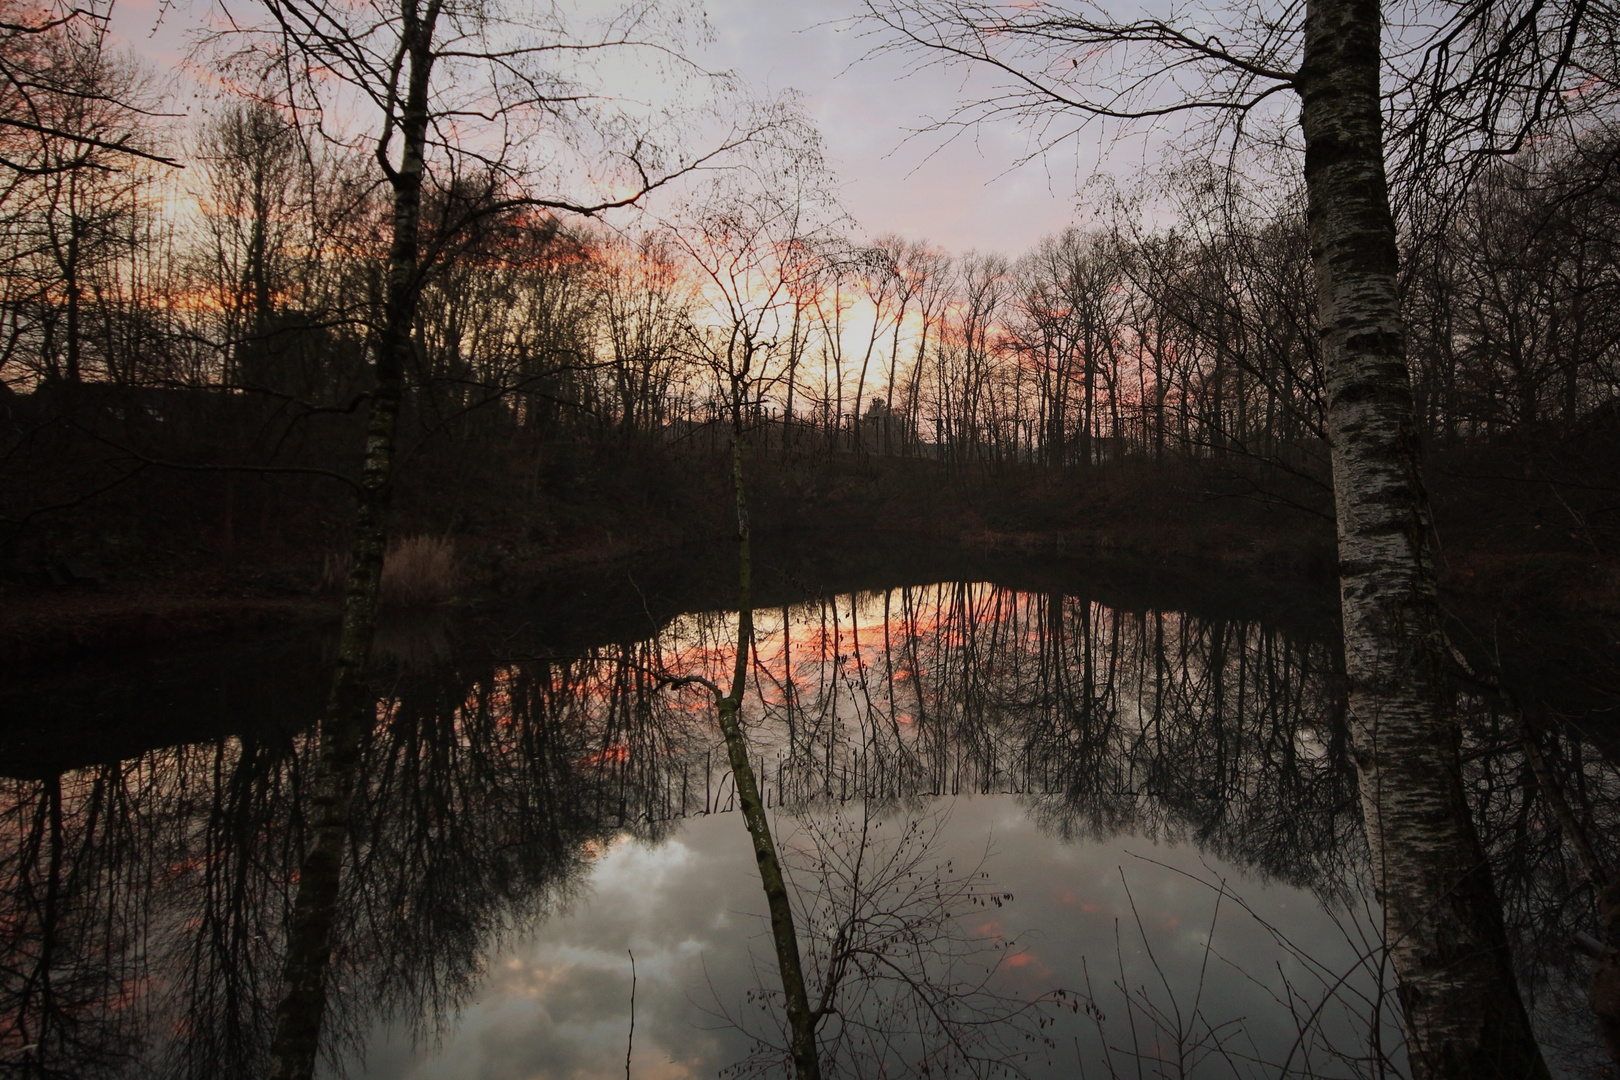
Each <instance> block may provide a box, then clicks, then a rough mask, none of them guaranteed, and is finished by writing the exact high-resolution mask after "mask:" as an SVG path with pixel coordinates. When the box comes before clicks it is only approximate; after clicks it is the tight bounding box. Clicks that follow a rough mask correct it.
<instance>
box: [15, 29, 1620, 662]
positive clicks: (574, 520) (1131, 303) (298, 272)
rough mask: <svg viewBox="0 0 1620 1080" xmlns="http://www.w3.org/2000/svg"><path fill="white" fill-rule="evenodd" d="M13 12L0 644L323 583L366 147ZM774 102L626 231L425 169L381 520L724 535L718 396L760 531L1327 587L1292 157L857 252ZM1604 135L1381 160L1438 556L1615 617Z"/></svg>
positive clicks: (360, 357)
mask: <svg viewBox="0 0 1620 1080" xmlns="http://www.w3.org/2000/svg"><path fill="white" fill-rule="evenodd" d="M53 35H54V36H53ZM41 41H43V42H44V44H41ZM41 41H36V42H34V43H33V44H34V46H35V47H36V48H37V49H39V50H41V51H40V52H38V54H37V55H32V57H31V59H30V58H29V57H24V58H23V60H28V61H29V62H32V63H38V64H41V65H43V67H44V68H45V69H48V70H55V69H57V68H61V67H62V66H63V65H65V64H68V61H71V62H72V63H71V64H70V65H68V66H69V67H71V68H72V70H73V72H74V73H75V78H76V79H78V80H80V82H82V83H83V86H80V87H78V88H77V89H73V88H69V91H67V92H64V93H63V94H62V95H61V97H60V98H59V99H55V98H53V99H50V100H52V101H55V102H56V107H58V108H59V109H60V110H61V115H60V116H58V117H56V119H55V121H54V122H53V124H52V125H50V130H49V131H38V132H35V131H22V130H9V129H8V131H7V132H6V133H4V137H5V138H6V139H8V140H10V141H11V142H10V143H9V144H8V146H7V153H8V155H9V157H8V158H7V160H8V161H11V162H13V163H21V164H22V165H26V166H27V168H22V169H20V171H18V173H17V175H16V177H15V183H14V184H13V185H12V186H11V187H10V188H9V189H8V190H7V192H6V193H5V196H4V199H3V201H0V252H3V255H4V258H3V260H0V286H3V288H0V590H3V595H4V596H5V598H6V607H7V608H8V609H9V611H10V614H9V615H8V617H7V621H8V627H7V630H6V633H5V635H4V636H5V638H6V640H7V642H8V644H7V647H6V652H7V654H8V655H21V654H23V653H27V652H29V651H46V652H48V651H51V649H52V648H54V646H52V645H50V644H48V642H49V641H56V642H58V643H60V644H61V645H64V646H71V645H73V644H74V643H78V644H84V643H87V642H93V641H96V640H98V635H97V631H96V630H95V628H94V624H95V623H96V621H97V620H98V619H103V618H105V619H108V620H111V621H113V622H118V621H119V620H123V621H124V622H125V623H128V622H129V621H130V620H132V619H133V620H135V621H137V622H139V623H140V629H138V630H137V631H132V632H128V633H126V632H125V631H123V630H118V631H114V632H111V633H110V637H108V641H109V643H112V642H116V641H118V640H126V639H129V638H131V635H133V638H135V639H140V638H146V637H153V636H162V635H163V634H164V633H165V632H167V630H171V629H172V630H174V631H176V632H179V631H183V630H185V629H186V627H187V622H186V619H187V618H188V616H185V615H184V614H183V610H191V609H194V608H195V609H199V610H206V612H207V614H206V617H203V618H202V619H201V621H200V622H195V621H194V625H193V626H192V629H203V630H208V631H212V630H214V629H217V628H219V627H220V626H223V625H228V624H230V623H231V622H232V620H233V619H235V618H237V617H236V616H234V615H232V609H236V610H237V611H238V613H239V614H240V619H237V621H241V622H246V623H249V624H257V622H256V620H262V619H268V620H270V621H276V620H278V619H283V618H307V617H310V616H311V614H312V613H316V614H318V613H319V612H320V611H324V610H327V609H328V608H330V606H331V603H332V600H333V598H334V597H335V591H336V590H335V586H336V583H337V581H338V579H340V578H341V565H342V560H343V559H344V557H345V554H344V553H346V552H347V551H348V549H349V545H350V539H351V534H352V530H353V505H354V500H353V492H354V491H355V490H356V487H355V485H356V483H357V481H358V476H359V473H358V465H359V453H360V449H361V447H362V445H363V443H364V441H365V434H364V431H365V416H366V414H367V411H368V405H367V399H368V396H369V395H371V393H372V390H373V388H374V376H373V374H372V372H371V370H370V367H369V357H370V356H371V354H372V353H373V352H374V351H375V350H376V348H377V347H378V334H379V333H380V332H381V331H380V327H381V326H382V324H383V322H384V313H383V306H384V301H385V284H386V283H385V281H384V271H383V268H384V264H385V259H384V254H385V248H386V242H385V241H386V237H387V235H388V230H389V228H390V222H391V220H392V218H391V210H390V203H389V200H388V198H387V197H386V193H385V192H384V191H383V190H382V189H380V188H378V187H377V186H375V184H373V183H372V182H371V181H370V180H369V179H368V178H367V169H368V168H369V167H370V166H371V164H372V163H371V162H370V160H369V155H367V154H365V153H363V152H359V151H355V150H352V149H345V148H344V147H343V146H341V145H338V144H334V143H330V142H325V143H323V142H321V141H320V140H319V139H318V138H317V137H316V133H315V132H313V131H311V130H306V129H304V128H301V127H300V126H299V122H295V121H296V117H290V116H289V114H287V113H286V112H285V111H283V110H280V109H277V108H275V107H273V106H271V105H268V104H265V103H263V102H255V101H249V100H243V101H225V102H223V103H221V105H220V106H219V107H218V108H217V109H216V110H215V111H213V112H211V113H209V114H207V115H205V116H203V117H201V118H199V119H198V120H196V121H195V122H194V123H190V125H189V127H187V128H186V129H185V130H183V131H178V132H177V131H175V130H172V129H160V128H158V127H157V126H156V125H155V122H154V121H153V120H152V119H151V118H150V117H149V116H148V115H147V113H146V112H143V111H142V110H143V108H144V107H145V104H150V103H149V102H147V100H146V97H144V96H143V95H147V96H150V95H149V90H150V83H149V82H148V81H147V78H146V76H145V74H144V73H143V72H142V71H141V70H139V68H138V66H137V65H135V64H134V62H133V61H130V60H128V59H120V58H116V57H112V56H110V55H108V54H107V53H106V52H105V50H104V49H103V46H102V43H101V41H100V39H97V38H94V37H91V38H86V37H83V36H75V34H74V32H73V31H72V26H71V24H68V25H66V26H65V27H63V28H60V29H57V30H54V31H50V32H49V33H46V32H42V35H41ZM11 62H12V63H13V65H14V66H15V65H16V64H18V63H22V62H23V61H22V60H19V59H18V58H17V57H13V58H12V60H11ZM75 85H77V84H75ZM42 100H45V99H42ZM143 103H145V104H143ZM789 126H791V124H789ZM795 135H796V137H800V138H801V139H802V140H803V141H801V142H800V143H797V144H795V148H794V149H793V150H792V154H793V155H794V160H793V164H792V166H791V169H790V172H791V173H792V175H793V176H794V177H795V178H796V179H795V180H794V182H793V183H784V184H783V185H782V186H781V187H780V188H779V189H777V190H771V191H765V192H759V191H753V190H745V189H744V188H743V187H739V186H737V185H736V184H730V185H729V186H728V183H727V182H723V183H720V184H718V185H716V186H715V187H714V188H713V189H712V190H706V193H705V194H703V195H701V196H699V197H694V198H692V199H690V200H688V201H687V203H685V204H683V206H682V208H681V210H680V211H679V212H678V213H673V214H671V215H668V216H667V217H665V218H661V219H660V218H654V217H651V216H648V217H644V218H642V219H641V221H640V224H639V225H637V226H636V227H635V228H632V229H629V230H623V229H621V230H617V231H614V230H610V229H607V228H605V227H600V226H597V225H593V224H581V221H582V220H583V219H581V218H579V217H577V216H566V215H563V214H560V213H558V212H554V211H552V210H547V209H544V208H536V207H535V206H533V205H528V204H522V203H521V202H517V203H509V202H506V201H503V198H504V195H505V191H506V189H505V188H504V187H503V186H502V185H503V184H505V183H506V181H505V180H503V179H502V177H501V176H500V175H497V174H495V173H489V174H488V175H481V174H477V173H476V172H466V171H457V170H451V171H450V172H449V173H448V174H446V175H445V176H443V177H434V178H431V179H430V182H429V183H428V185H427V187H426V188H425V190H424V192H423V196H422V198H423V204H422V229H423V242H424V243H425V244H426V245H427V246H426V248H425V249H424V254H423V258H422V263H421V267H420V275H421V280H420V290H419V291H420V295H419V297H418V299H417V304H416V310H415V315H414V321H413V323H412V327H411V337H412V347H411V349H410V360H409V362H408V363H407V364H406V370H404V371H403V373H402V394H403V396H402V412H401V423H400V429H399V445H400V453H399V457H398V462H397V469H396V471H395V477H394V481H393V482H394V485H395V487H396V489H397V494H396V498H395V500H394V506H393V511H392V513H393V521H392V524H391V526H390V532H391V534H392V536H393V537H394V538H395V542H396V543H397V542H401V541H405V540H409V539H411V538H416V537H431V538H438V541H439V542H440V545H441V548H442V549H443V550H448V549H449V547H450V546H451V545H453V548H454V561H453V563H444V562H442V560H441V565H443V566H448V567H450V572H449V577H451V578H454V579H455V580H454V582H452V583H451V585H453V587H451V585H447V586H446V588H444V589H443V590H442V592H443V593H444V594H445V595H450V594H453V593H457V592H461V593H470V592H478V591H488V590H494V589H499V588H500V587H502V586H503V584H505V585H508V586H509V585H510V584H511V583H512V582H515V581H519V580H521V579H523V578H524V577H528V576H534V575H537V574H547V573H552V574H555V573H558V572H566V571H567V570H568V568H570V567H577V566H581V565H588V564H600V563H602V562H603V561H604V560H612V559H615V558H619V557H624V556H630V555H634V554H637V553H643V552H648V551H652V550H662V549H669V548H673V547H677V546H679V545H681V544H687V543H703V542H709V541H712V540H715V539H717V538H720V537H723V536H726V535H729V533H728V530H729V528H730V524H729V521H730V517H731V510H730V505H731V504H730V500H731V498H732V492H731V487H730V480H729V477H728V475H727V473H728V468H729V466H728V464H727V461H728V454H729V442H728V440H729V438H730V430H731V428H730V423H731V418H730V416H729V415H728V410H729V409H730V408H731V406H732V404H734V403H733V402H732V396H733V395H734V394H735V395H737V397H738V402H739V403H740V404H741V406H742V416H743V421H744V426H745V429H746V431H745V440H746V444H747V445H746V450H745V456H746V459H747V462H748V485H749V487H750V489H751V491H752V494H751V502H752V508H753V515H754V518H755V525H756V528H757V530H758V531H760V532H762V533H772V532H775V533H783V534H795V535H804V536H809V535H834V534H848V533H852V532H854V533H862V532H871V533H874V534H885V535H887V536H889V537H890V538H891V540H892V542H893V543H895V544H897V545H903V544H905V543H907V542H908V540H907V538H909V537H917V538H926V539H927V540H928V541H929V542H942V541H943V542H947V543H956V544H960V545H963V546H965V547H968V548H980V549H1010V550H1020V551H1027V552H1045V551H1049V552H1063V553H1072V554H1087V553H1099V554H1105V555H1109V556H1111V557H1115V558H1121V557H1123V558H1136V559H1145V560H1162V559H1175V560H1184V561H1188V562H1189V563H1191V564H1193V565H1198V564H1200V563H1204V564H1218V565H1220V566H1222V567H1227V568H1235V569H1238V570H1242V571H1244V572H1250V573H1254V574H1279V573H1280V574H1287V575H1295V576H1304V577H1312V578H1321V579H1323V580H1326V579H1328V578H1331V577H1332V575H1333V572H1334V566H1335V559H1336V556H1335V554H1334V552H1333V532H1332V524H1331V518H1332V513H1333V511H1332V506H1333V501H1332V492H1331V490H1330V480H1329V468H1328V453H1327V446H1326V442H1325V440H1324V438H1323V424H1324V402H1323V386H1324V376H1323V365H1322V356H1321V344H1320V330H1319V326H1318V312H1317V304H1318V300H1317V294H1316V285H1315V281H1314V277H1313V271H1312V267H1311V260H1310V252H1309V243H1308V239H1307V229H1306V222H1305V214H1304V205H1303V204H1304V198H1303V192H1302V189H1301V187H1300V185H1299V183H1298V181H1297V179H1296V180H1292V181H1290V180H1287V179H1277V178H1275V177H1273V178H1271V179H1265V178H1263V177H1260V178H1251V179H1250V180H1247V181H1243V182H1238V181H1234V180H1232V179H1231V178H1229V177H1226V176H1224V175H1222V174H1220V173H1218V172H1213V171H1211V170H1209V169H1208V168H1206V167H1198V166H1185V165H1184V166H1179V167H1177V168H1176V169H1174V170H1172V171H1171V172H1169V173H1167V174H1165V175H1160V176H1158V177H1156V178H1147V179H1144V180H1143V181H1142V182H1141V184H1140V186H1139V187H1138V188H1137V189H1135V190H1134V191H1133V192H1131V193H1129V194H1127V195H1120V196H1117V197H1115V198H1114V199H1113V200H1112V201H1111V202H1109V203H1107V204H1106V205H1104V206H1103V207H1101V208H1100V209H1098V210H1096V211H1095V212H1094V214H1093V220H1094V222H1095V224H1094V225H1093V226H1092V227H1090V228H1087V229H1079V228H1073V229H1069V230H1067V231H1064V232H1062V233H1060V234H1058V235H1055V236H1051V237H1049V238H1047V239H1046V240H1044V241H1042V242H1041V243H1040V244H1038V245H1037V246H1036V247H1035V248H1034V249H1033V250H1031V251H1028V252H1025V253H1023V254H1022V255H1020V256H1019V257H1017V258H1015V259H1008V258H1004V257H1002V256H999V255H995V254H986V253H980V252H966V253H956V254H953V253H949V252H946V251H943V250H940V249H938V248H937V247H935V246H933V245H930V244H929V243H927V242H925V241H922V240H903V239H901V238H898V237H894V236H888V237H880V238H878V239H876V240H861V239H858V238H857V237H856V236H855V235H853V231H852V226H851V225H850V223H849V222H847V220H845V219H844V218H842V217H841V216H840V215H839V213H838V211H837V207H836V204H835V202H834V201H833V200H832V199H831V197H830V196H829V195H828V191H830V184H831V180H830V178H828V177H827V176H826V175H825V174H824V173H823V172H821V171H820V164H819V161H818V159H817V158H816V157H815V144H814V139H813V133H806V132H804V131H800V130H797V129H795ZM1617 155H1620V135H1616V134H1614V133H1612V132H1611V131H1609V130H1608V127H1607V126H1606V125H1603V124H1597V125H1595V126H1593V127H1591V128H1589V129H1588V130H1585V131H1583V132H1582V133H1580V134H1579V135H1572V136H1565V137H1558V138H1554V137H1549V138H1547V139H1544V140H1542V141H1541V142H1539V143H1537V144H1535V145H1534V146H1532V147H1529V148H1527V149H1524V150H1523V151H1521V152H1520V153H1518V154H1517V155H1515V156H1512V157H1508V158H1505V159H1502V160H1500V161H1497V162H1495V163H1493V164H1491V165H1490V166H1489V167H1487V168H1485V169H1483V170H1482V171H1481V173H1480V175H1479V176H1478V177H1477V178H1476V180H1475V182H1474V183H1473V184H1472V185H1471V186H1470V187H1469V188H1468V190H1467V192H1466V194H1465V195H1464V196H1462V197H1461V199H1460V201H1459V200H1457V199H1451V198H1448V199H1445V200H1441V199H1438V198H1436V199H1432V200H1427V201H1426V199H1425V197H1424V194H1423V191H1422V190H1421V189H1420V188H1419V187H1414V188H1413V189H1412V190H1402V191H1400V192H1398V195H1399V198H1398V200H1397V201H1398V204H1399V206H1400V207H1401V214H1402V234H1401V240H1402V252H1401V255H1402V260H1403V261H1402V265H1401V274H1402V276H1401V286H1402V288H1403V290H1404V305H1405V312H1406V321H1407V326H1408V356H1409V358H1410V368H1411V375H1412V388H1413V392H1414V398H1415V405H1416V416H1415V422H1416V430H1417V433H1418V435H1419V437H1420V438H1421V439H1422V441H1423V443H1424V445H1425V449H1426V455H1427V466H1426V468H1427V472H1428V476H1427V479H1428V482H1429V487H1430V491H1431V495H1432V498H1433V500H1434V507H1435V516H1436V526H1437V530H1438V547H1437V550H1438V552H1439V560H1438V561H1439V568H1440V572H1441V575H1442V578H1443V580H1444V581H1445V582H1446V584H1447V585H1448V587H1451V588H1453V589H1456V590H1460V592H1461V593H1462V594H1466V595H1469V596H1473V597H1475V598H1476V599H1479V598H1485V599H1479V602H1480V603H1485V604H1486V605H1487V606H1490V605H1493V604H1494V605H1502V604H1506V605H1508V606H1510V607H1512V606H1518V607H1525V606H1532V607H1533V606H1537V605H1540V606H1542V607H1548V608H1550V609H1557V610H1560V611H1568V610H1577V609H1580V610H1593V611H1603V612H1607V611H1608V610H1609V609H1610V607H1611V602H1610V598H1611V597H1612V596H1613V593H1614V580H1613V579H1614V570H1613V567H1614V565H1615V563H1614V555H1615V523H1616V518H1615V515H1616V513H1617V512H1620V499H1616V498H1615V496H1616V495H1617V494H1620V443H1617V441H1616V436H1615V430H1616V425H1615V424H1614V423H1613V420H1614V416H1615V410H1616V408H1617V404H1616V402H1617V398H1620V369H1617V365H1616V360H1617V356H1620V349H1617V344H1620V277H1617V276H1616V274H1615V273H1614V269H1613V268H1614V266H1615V265H1616V264H1617V262H1620V258H1617V256H1620V202H1617V199H1616V194H1615V189H1614V185H1613V183H1612V181H1611V180H1610V171H1611V164H1612V162H1613V160H1615V158H1616V156H1617ZM176 160H183V161H184V162H185V163H186V164H187V166H188V167H187V169H185V170H184V171H183V174H182V173H180V172H177V171H176V170H174V169H172V168H170V167H169V165H168V164H167V162H169V161H176ZM182 194H183V195H184V196H186V197H185V198H179V197H178V196H180V195H182ZM188 207H189V209H187V208H188ZM739 342H741V343H742V345H743V347H745V348H746V349H747V350H748V351H749V355H750V357H751V358H752V359H751V361H750V362H751V363H753V365H754V366H753V367H752V368H751V369H750V372H749V375H748V378H747V381H746V383H742V384H735V385H733V384H731V383H728V378H729V376H728V367H727V365H728V364H729V363H731V362H732V358H731V357H729V356H728V354H727V350H728V349H731V350H733V351H734V350H735V349H736V348H737V347H738V343H739ZM423 550H426V549H423ZM176 605H178V606H176ZM160 609H161V610H166V611H168V612H170V614H168V615H163V614H161V613H160ZM53 612H55V614H53ZM98 612H103V613H104V614H99V615H98V614H97V613H98ZM143 612H144V613H143ZM64 623H70V624H72V625H71V627H69V628H68V629H67V630H64V628H63V624H64ZM64 633H65V635H66V636H63V635H64ZM31 637H32V638H35V639H37V642H36V644H35V645H32V646H31V645H29V644H28V639H29V638H31Z"/></svg>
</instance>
